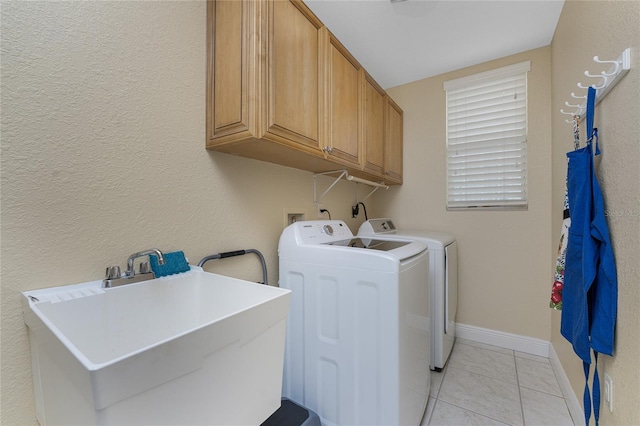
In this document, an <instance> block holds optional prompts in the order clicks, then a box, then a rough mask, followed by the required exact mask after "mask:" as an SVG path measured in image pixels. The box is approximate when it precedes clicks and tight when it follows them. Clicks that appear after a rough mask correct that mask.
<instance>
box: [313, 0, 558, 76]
mask: <svg viewBox="0 0 640 426" xmlns="http://www.w3.org/2000/svg"><path fill="white" fill-rule="evenodd" d="M305 3H306V4H307V5H308V6H309V8H310V9H311V10H313V12H314V13H315V14H316V15H317V16H318V18H320V20H321V21H322V22H323V23H324V24H325V25H326V26H327V27H328V28H329V29H330V30H331V32H332V33H333V34H335V35H336V37H338V39H339V40H340V41H341V42H342V44H343V45H344V46H345V47H346V48H347V49H349V51H350V52H351V53H352V54H353V55H354V56H355V57H356V59H358V61H359V62H360V63H361V64H362V66H364V68H365V69H366V70H367V71H368V72H369V73H370V74H371V75H372V76H373V78H375V79H376V81H377V82H378V83H379V84H380V85H381V86H382V87H384V88H389V87H394V86H398V85H400V84H404V83H409V82H412V81H416V80H420V79H422V78H426V77H431V76H434V75H438V74H442V73H445V72H448V71H453V70H457V69H460V68H464V67H467V66H470V65H475V64H479V63H482V62H486V61H490V60H493V59H497V58H502V57H504V56H508V55H512V54H515V53H519V52H524V51H526V50H530V49H535V48H538V47H542V46H548V45H549V44H551V39H552V38H553V33H554V31H555V28H556V24H557V23H558V18H559V17H560V12H561V10H562V6H563V4H564V0H510V1H485V0H471V1H469V0H440V1H438V0H406V1H402V2H398V3H391V2H390V0H305Z"/></svg>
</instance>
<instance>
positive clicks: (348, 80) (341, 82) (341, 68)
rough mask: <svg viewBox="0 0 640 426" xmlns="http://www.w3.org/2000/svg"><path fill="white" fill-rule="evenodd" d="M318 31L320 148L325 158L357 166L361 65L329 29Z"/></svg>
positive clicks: (359, 165)
mask: <svg viewBox="0 0 640 426" xmlns="http://www.w3.org/2000/svg"><path fill="white" fill-rule="evenodd" d="M322 33H323V41H324V46H325V47H326V48H325V55H326V56H325V90H326V92H325V93H326V98H325V110H324V111H325V113H324V119H325V121H326V127H325V128H326V132H325V136H326V146H325V147H323V150H324V151H325V152H326V155H327V158H330V159H332V160H334V161H336V162H339V163H341V164H345V165H347V166H352V167H356V168H358V169H361V168H362V164H361V162H360V158H361V153H360V151H361V147H362V142H361V135H362V131H361V118H360V116H361V113H362V108H361V102H360V99H361V97H360V95H361V91H362V85H361V77H362V74H361V73H360V70H361V69H362V67H361V66H360V64H359V63H358V61H356V60H355V58H354V57H353V56H351V54H350V53H349V52H348V51H347V49H345V47H344V46H342V44H341V43H340V42H339V41H338V40H337V39H336V38H335V37H334V35H333V34H331V32H329V30H327V29H326V28H323V29H322Z"/></svg>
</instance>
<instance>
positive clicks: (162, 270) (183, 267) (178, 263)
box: [149, 251, 190, 278]
mask: <svg viewBox="0 0 640 426" xmlns="http://www.w3.org/2000/svg"><path fill="white" fill-rule="evenodd" d="M149 263H150V264H151V270H152V271H153V273H154V274H155V276H156V278H158V277H165V276H167V275H172V274H179V273H180V272H187V271H188V270H189V269H190V268H189V264H188V263H187V258H186V257H184V252H182V251H174V252H172V253H165V254H164V265H160V264H158V256H156V255H154V254H151V255H149Z"/></svg>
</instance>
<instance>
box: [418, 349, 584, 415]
mask: <svg viewBox="0 0 640 426" xmlns="http://www.w3.org/2000/svg"><path fill="white" fill-rule="evenodd" d="M427 425H428V426H445V425H452V426H453V425H455V426H463V425H514V426H521V425H525V426H532V425H536V426H537V425H553V426H564V425H566V426H573V421H572V420H571V416H570V415H569V410H568V408H567V404H566V402H565V400H564V398H563V396H562V392H561V391H560V386H559V385H558V381H557V380H556V377H555V374H554V372H553V369H552V367H551V363H550V362H549V359H548V358H543V357H539V356H535V355H529V354H526V353H522V352H517V351H513V350H510V349H504V348H499V347H496V346H490V345H485V344H482V343H476V342H471V341H468V340H463V339H457V341H456V343H455V346H454V348H453V351H452V352H451V356H450V357H449V361H448V362H447V365H446V366H445V368H444V370H443V371H442V372H440V373H438V372H435V371H432V372H431V393H430V398H429V403H428V405H427V410H426V412H425V415H424V418H423V420H422V424H421V426H427Z"/></svg>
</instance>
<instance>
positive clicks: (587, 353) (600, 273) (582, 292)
mask: <svg viewBox="0 0 640 426" xmlns="http://www.w3.org/2000/svg"><path fill="white" fill-rule="evenodd" d="M594 107H595V89H593V88H589V92H588V97H587V123H586V125H587V137H588V138H589V140H588V142H587V145H586V146H585V147H584V148H581V149H578V150H575V151H572V152H569V153H568V154H567V157H568V159H569V165H568V170H567V194H568V199H569V210H570V211H571V227H570V228H569V238H568V243H567V253H566V259H565V276H564V286H563V293H562V318H561V322H560V332H561V333H562V335H563V336H564V337H565V338H566V339H567V340H568V341H569V342H571V344H572V345H573V350H574V351H575V353H576V354H577V355H578V356H579V357H580V358H581V359H582V362H583V367H584V372H585V377H586V380H587V384H586V386H585V393H584V410H585V422H586V424H587V425H588V424H589V418H590V417H591V398H590V395H589V387H588V378H589V369H590V364H591V349H593V351H594V353H595V355H594V359H595V361H596V369H595V372H594V379H593V412H594V417H595V420H596V425H597V424H598V420H599V413H600V380H599V378H598V370H597V362H598V353H604V354H607V355H613V337H614V328H615V322H616V311H617V301H618V286H617V277H616V266H615V259H614V256H613V248H612V246H611V240H610V238H609V230H608V227H607V222H606V218H605V209H604V201H603V198H602V192H601V190H600V185H599V184H598V179H597V177H596V174H595V169H594V158H593V144H592V142H593V140H594V139H595V143H596V148H595V150H596V151H595V155H599V154H600V150H599V147H598V130H597V129H594V128H593V113H594Z"/></svg>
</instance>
